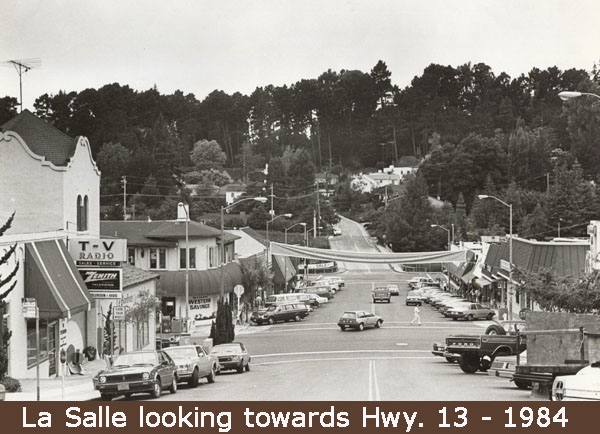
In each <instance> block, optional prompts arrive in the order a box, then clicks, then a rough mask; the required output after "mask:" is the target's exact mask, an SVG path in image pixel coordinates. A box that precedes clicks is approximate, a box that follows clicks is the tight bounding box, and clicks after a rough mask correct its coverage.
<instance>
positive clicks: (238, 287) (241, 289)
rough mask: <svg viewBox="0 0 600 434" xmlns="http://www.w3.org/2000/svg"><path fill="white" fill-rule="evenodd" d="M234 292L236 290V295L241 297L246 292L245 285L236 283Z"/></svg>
mask: <svg viewBox="0 0 600 434" xmlns="http://www.w3.org/2000/svg"><path fill="white" fill-rule="evenodd" d="M233 292H235V295H237V296H238V297H241V296H242V294H243V293H244V287H243V286H242V285H235V287H234V288H233Z"/></svg>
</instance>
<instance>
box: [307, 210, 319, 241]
mask: <svg viewBox="0 0 600 434" xmlns="http://www.w3.org/2000/svg"><path fill="white" fill-rule="evenodd" d="M313 228H314V229H315V230H314V231H313V238H317V211H316V210H314V211H313ZM307 240H308V238H307Z"/></svg>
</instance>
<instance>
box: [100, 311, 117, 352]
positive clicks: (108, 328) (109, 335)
mask: <svg viewBox="0 0 600 434" xmlns="http://www.w3.org/2000/svg"><path fill="white" fill-rule="evenodd" d="M102 316H103V317H104V344H103V348H104V351H103V352H104V354H110V355H111V356H112V355H113V354H114V353H115V348H117V345H118V344H119V341H118V340H117V332H116V331H115V327H114V320H113V304H112V303H111V304H110V305H109V306H108V311H107V312H106V313H105V314H102ZM111 344H112V345H111Z"/></svg>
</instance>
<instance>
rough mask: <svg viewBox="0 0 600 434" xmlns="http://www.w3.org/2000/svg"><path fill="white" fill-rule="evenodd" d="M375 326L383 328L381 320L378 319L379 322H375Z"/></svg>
mask: <svg viewBox="0 0 600 434" xmlns="http://www.w3.org/2000/svg"><path fill="white" fill-rule="evenodd" d="M375 328H377V329H378V328H381V321H377V322H376V323H375Z"/></svg>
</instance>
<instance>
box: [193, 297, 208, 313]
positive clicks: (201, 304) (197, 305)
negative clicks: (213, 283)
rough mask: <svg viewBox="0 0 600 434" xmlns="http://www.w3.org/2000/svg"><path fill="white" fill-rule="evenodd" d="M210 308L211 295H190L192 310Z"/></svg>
mask: <svg viewBox="0 0 600 434" xmlns="http://www.w3.org/2000/svg"><path fill="white" fill-rule="evenodd" d="M200 309H210V297H200V296H194V297H190V310H200Z"/></svg>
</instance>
